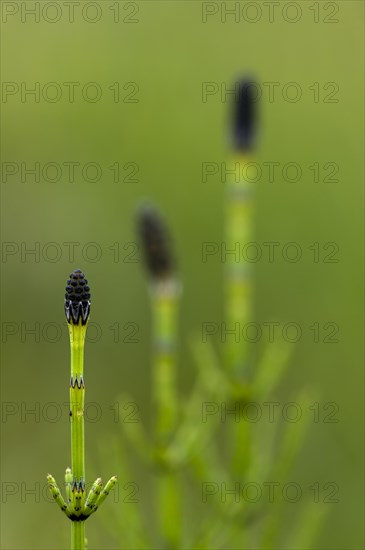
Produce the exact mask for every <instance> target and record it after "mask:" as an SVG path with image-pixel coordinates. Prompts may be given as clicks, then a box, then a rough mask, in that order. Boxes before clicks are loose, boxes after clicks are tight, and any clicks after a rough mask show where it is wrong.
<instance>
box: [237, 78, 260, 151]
mask: <svg viewBox="0 0 365 550" xmlns="http://www.w3.org/2000/svg"><path fill="white" fill-rule="evenodd" d="M236 86H237V89H236V90H237V93H236V96H235V102H234V106H233V147H234V149H235V150H236V151H240V152H246V151H249V150H250V149H252V147H253V146H254V144H255V138H256V131H257V98H258V89H257V84H256V83H255V82H254V81H253V80H248V79H245V80H241V81H240V82H238V83H237V84H236Z"/></svg>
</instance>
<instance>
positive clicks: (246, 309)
mask: <svg viewBox="0 0 365 550" xmlns="http://www.w3.org/2000/svg"><path fill="white" fill-rule="evenodd" d="M236 160H237V161H238V162H239V164H240V167H241V170H242V166H243V164H244V163H246V162H248V161H249V160H250V159H249V158H248V157H246V156H245V155H243V154H240V155H238V158H237V159H236ZM241 170H240V172H241ZM253 191H254V187H253V184H252V182H249V181H245V179H243V178H242V177H241V178H240V179H239V181H236V179H235V178H232V179H231V180H230V181H229V183H228V185H227V201H226V222H225V223H226V249H227V251H230V253H229V254H227V262H226V270H225V271H226V273H225V275H226V278H225V299H226V301H225V304H226V320H227V328H228V329H229V330H235V331H236V334H235V337H233V335H229V337H228V338H229V339H228V338H227V344H226V346H227V347H226V361H225V363H226V365H225V366H226V368H227V370H228V372H229V373H230V375H231V377H232V381H233V384H234V385H236V388H235V392H236V395H233V396H232V397H233V398H234V399H233V400H232V401H233V402H234V403H233V405H236V401H238V402H240V401H241V399H242V398H243V396H242V395H241V393H242V391H241V390H242V385H243V384H244V383H245V380H247V373H248V368H249V360H250V357H249V351H250V350H249V345H248V342H247V341H246V340H245V339H242V336H241V335H242V334H245V331H244V327H245V325H247V323H249V322H250V321H252V319H250V316H251V315H252V298H253V281H252V264H251V263H250V262H248V261H247V260H246V261H245V260H244V258H243V257H242V250H247V256H248V258H251V257H252V256H254V252H253V253H252V249H251V250H250V249H249V247H248V244H249V243H251V242H252V240H253V211H254V204H253ZM237 334H238V335H239V336H238V338H237ZM233 405H232V408H234V407H233ZM249 428H250V426H249V424H248V423H245V422H238V423H234V425H233V426H232V432H233V434H232V438H231V440H232V442H233V449H232V455H233V456H232V471H233V474H234V475H236V476H237V477H238V478H243V476H244V473H245V471H246V470H247V468H248V467H249V462H250V453H249V439H250V433H249V432H250V430H249Z"/></svg>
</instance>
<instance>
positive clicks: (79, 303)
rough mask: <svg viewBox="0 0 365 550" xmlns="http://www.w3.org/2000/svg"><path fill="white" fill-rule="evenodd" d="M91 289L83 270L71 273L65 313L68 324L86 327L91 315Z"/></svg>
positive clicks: (67, 288) (67, 286)
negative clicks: (80, 324)
mask: <svg viewBox="0 0 365 550" xmlns="http://www.w3.org/2000/svg"><path fill="white" fill-rule="evenodd" d="M90 298H91V295H90V287H89V285H88V281H87V279H86V278H85V275H84V274H83V272H82V271H81V269H75V270H74V271H73V272H72V273H70V278H69V279H68V281H67V285H66V294H65V313H66V318H67V321H68V323H70V324H72V325H78V324H79V323H80V322H81V323H82V324H83V325H85V324H86V323H87V320H88V318H89V315H90V303H91V302H90Z"/></svg>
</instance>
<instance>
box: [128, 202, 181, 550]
mask: <svg viewBox="0 0 365 550" xmlns="http://www.w3.org/2000/svg"><path fill="white" fill-rule="evenodd" d="M138 232H139V236H140V241H141V244H142V249H143V253H144V260H145V265H146V268H147V271H148V274H149V277H150V297H151V308H152V318H153V320H152V326H153V329H152V330H153V384H152V385H153V392H154V401H155V407H156V416H155V434H154V435H155V453H156V455H155V459H156V461H157V463H158V464H159V465H160V467H162V468H163V471H164V473H163V475H162V476H161V478H160V480H159V484H158V495H159V504H160V506H159V510H160V528H161V533H162V536H163V537H164V540H163V541H160V542H161V543H162V544H163V545H165V544H167V545H168V547H169V548H177V547H178V542H179V538H180V530H179V522H178V521H176V518H178V517H180V509H179V489H178V487H177V477H176V475H175V473H174V472H173V471H172V470H171V469H170V467H169V464H168V461H167V459H166V452H167V449H168V446H169V444H170V442H171V439H172V437H173V436H174V434H175V431H176V426H177V421H178V418H177V417H178V397H177V388H176V386H177V380H176V339H177V334H176V333H177V310H178V301H179V295H180V289H179V283H178V280H177V277H176V274H175V265H174V264H175V262H174V258H173V255H172V251H171V248H172V247H171V243H170V237H169V234H168V232H167V229H166V227H165V224H164V222H163V220H162V219H161V217H160V215H159V213H158V212H157V211H156V210H155V209H154V208H153V207H151V206H143V207H142V208H141V210H140V212H139V215H138Z"/></svg>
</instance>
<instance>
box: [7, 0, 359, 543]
mask: <svg viewBox="0 0 365 550" xmlns="http://www.w3.org/2000/svg"><path fill="white" fill-rule="evenodd" d="M55 4H56V7H55V6H54V5H55ZM65 4H67V3H63V2H57V3H55V2H53V3H51V2H40V3H38V8H34V5H35V3H34V2H21V3H20V2H2V6H1V8H2V59H1V61H2V81H3V82H2V100H1V101H2V103H1V119H2V136H3V139H2V148H1V153H2V183H1V186H2V187H1V193H2V201H1V206H2V222H1V223H2V300H1V308H2V366H1V380H2V384H1V392H2V394H1V399H2V423H1V433H2V441H1V442H2V460H1V480H2V513H1V524H2V529H1V531H2V535H1V537H2V547H3V548H4V549H5V548H6V549H9V550H10V549H20V548H24V549H36V548H37V549H39V548H44V549H46V548H47V549H50V548H54V549H61V548H67V547H68V541H69V531H68V528H69V526H68V525H67V520H66V519H65V517H63V516H62V514H61V513H60V511H59V510H58V509H57V510H56V506H55V505H54V504H53V503H51V502H50V501H49V498H48V495H47V492H46V489H45V486H44V481H45V475H46V474H47V473H48V472H51V473H52V474H53V475H54V476H55V477H56V478H57V479H58V480H59V481H61V480H62V477H63V474H64V469H65V467H66V466H68V465H69V460H70V458H69V457H70V447H69V423H68V418H67V414H66V411H67V407H66V406H63V405H62V404H63V403H65V402H67V400H68V377H69V343H68V335H67V328H66V323H65V319H64V312H63V292H64V286H65V282H66V279H67V276H68V274H69V273H70V271H71V270H72V269H74V268H78V267H79V268H81V269H83V270H84V272H85V274H86V276H87V278H88V279H89V283H90V286H91V292H92V300H93V302H92V319H91V321H92V323H91V325H90V328H89V342H88V343H87V346H86V362H85V369H86V377H87V383H88V385H87V393H86V400H87V402H89V403H97V404H98V405H97V406H96V407H95V408H94V410H93V409H91V408H90V419H91V420H90V421H89V422H87V424H86V471H87V478H88V480H89V481H90V480H91V479H95V477H97V475H102V476H103V478H107V476H110V475H112V474H114V473H116V474H118V476H119V478H120V480H121V483H120V491H121V493H120V501H122V500H123V498H125V496H126V494H127V493H128V491H130V489H128V487H127V488H126V489H125V488H124V487H125V484H126V483H127V482H132V483H136V484H137V485H138V487H139V493H138V498H139V504H138V506H139V507H141V508H142V509H143V510H144V511H145V512H146V516H147V518H149V519H148V520H147V523H150V524H151V525H153V522H154V519H153V509H154V493H153V487H152V486H151V483H150V479H149V475H148V473H146V469H145V468H144V467H143V465H142V464H140V463H139V462H138V461H137V460H134V458H133V455H131V457H130V458H131V460H132V464H133V474H132V475H133V478H132V479H125V478H124V477H123V472H120V471H115V468H116V467H117V465H116V464H115V460H114V458H113V453H108V452H106V453H105V452H103V446H105V444H106V443H105V442H106V440H107V439H108V438H110V439H113V441H114V440H115V439H117V440H118V437H119V435H118V434H120V422H116V421H115V420H116V417H115V414H116V413H115V411H116V409H117V408H118V406H117V405H116V403H117V402H118V400H119V398H120V395H121V394H122V393H123V392H128V394H130V395H131V396H133V402H135V403H136V405H137V407H138V415H139V418H140V420H141V422H142V424H143V425H144V426H145V428H146V430H147V431H148V430H149V428H150V417H151V414H152V404H151V398H150V394H151V391H150V380H151V361H150V308H149V300H148V288H147V281H146V276H145V273H144V270H143V266H142V264H141V261H140V252H139V249H138V245H137V244H136V235H135V221H134V214H135V210H136V207H137V206H138V204H139V202H140V201H141V200H142V199H144V198H146V197H147V198H149V199H151V200H152V201H153V202H154V203H156V204H157V205H158V206H159V208H160V210H161V212H162V214H163V215H164V217H165V219H166V222H167V223H168V225H169V227H170V230H171V233H172V236H173V240H174V243H175V249H176V255H177V258H178V266H179V273H180V277H181V280H182V283H183V299H182V304H181V310H180V337H181V338H180V344H179V390H180V392H181V395H182V399H183V400H184V399H185V398H186V396H188V394H189V391H190V389H191V387H192V385H193V382H194V379H195V376H196V367H195V365H194V363H193V361H192V357H191V353H190V351H189V347H188V339H189V338H190V337H191V335H194V334H195V335H198V336H199V334H200V333H201V330H202V323H204V322H215V323H219V322H221V320H222V318H223V292H222V284H223V267H224V266H223V264H222V261H221V259H220V256H219V254H217V255H215V256H212V257H211V258H208V261H206V262H203V259H202V246H203V243H205V242H215V243H218V244H219V243H221V242H222V241H223V240H224V209H223V201H224V196H225V184H224V182H223V181H222V178H221V172H220V166H221V163H224V162H227V163H229V162H232V159H231V156H230V154H231V153H230V143H229V124H228V123H229V109H230V107H229V105H230V99H231V96H229V95H226V93H225V92H226V91H227V90H229V89H231V88H232V86H233V83H234V82H235V80H237V79H239V78H241V77H242V76H245V75H249V76H252V77H253V78H255V79H256V80H257V82H258V83H259V90H260V93H261V98H260V122H261V124H260V132H259V139H258V146H257V151H256V157H255V158H254V162H256V163H257V164H258V165H259V166H260V167H261V169H262V175H261V177H260V178H259V179H258V181H257V187H256V189H257V193H256V216H255V241H256V242H257V243H260V245H261V246H262V250H263V252H264V253H263V257H262V260H260V261H258V262H257V263H255V265H254V273H255V275H254V276H255V285H256V288H255V304H254V314H253V320H254V321H255V322H257V323H261V324H262V323H264V322H267V321H278V322H280V323H281V325H284V324H285V323H288V322H295V323H298V324H299V325H300V327H301V328H302V336H301V338H300V339H299V341H298V342H297V343H296V345H295V350H294V352H293V356H292V359H291V363H290V366H289V369H288V373H287V376H286V377H285V379H284V381H283V382H282V384H281V385H280V388H279V390H278V394H277V401H278V402H279V403H280V404H282V403H287V402H291V401H294V400H295V398H296V395H297V394H298V392H299V390H300V389H301V388H304V387H305V388H308V391H309V394H310V395H313V403H315V402H318V403H319V411H320V412H319V414H320V420H319V421H318V422H314V421H312V422H311V425H310V431H309V434H308V436H307V439H306V443H305V445H304V447H303V450H302V452H301V453H300V456H299V458H298V461H297V463H296V465H295V468H294V470H293V471H291V472H290V475H289V478H288V481H295V482H297V483H299V484H300V485H301V487H303V491H306V492H307V494H311V493H310V490H309V489H308V487H309V486H312V485H313V484H315V483H318V484H319V486H320V487H321V488H322V489H323V487H324V486H325V484H326V483H335V484H336V486H337V487H338V495H337V497H336V499H337V500H338V502H335V503H329V504H328V507H329V510H328V514H327V516H326V519H325V521H324V523H323V525H322V527H321V529H320V531H319V534H318V536H317V539H316V541H315V544H314V546H313V548H316V549H329V548H331V549H332V548H333V549H341V550H342V549H345V548H351V549H360V548H363V544H364V541H363V529H362V523H363V519H362V518H363V511H364V510H363V290H362V279H363V187H362V182H363V161H362V157H363V149H364V142H363V116H364V112H363V66H364V65H363V63H364V59H363V4H362V3H361V2H357V1H351V0H350V1H346V2H343V1H341V2H330V3H323V2H315V3H311V2H306V1H301V2H295V3H287V2H274V3H271V2H268V3H263V4H261V3H258V2H251V3H249V4H250V6H249V5H248V3H247V2H226V3H220V2H203V3H201V2H180V1H173V2H165V1H149V2H147V1H141V2H118V1H117V2H109V1H107V0H105V1H103V2H92V3H90V2H88V3H86V4H88V5H89V6H88V7H87V9H81V6H78V5H77V4H78V3H77V2H76V3H75V6H74V12H73V15H72V13H71V12H70V9H71V8H70V7H69V6H67V5H65ZM86 4H85V5H86ZM266 4H267V5H266ZM46 5H47V6H48V7H47V8H45V6H46ZM85 5H84V6H83V8H85ZM274 5H275V6H274ZM290 5H291V6H290ZM24 6H25V7H24ZM39 6H40V7H39ZM237 6H238V8H237ZM293 6H294V7H293ZM27 9H29V10H31V9H38V10H39V12H38V13H36V15H33V16H32V15H31V14H28V12H27V11H26V10H27ZM72 9H73V8H72ZM229 9H231V10H236V11H234V14H233V15H232V14H231V15H230V14H229V13H228V11H229ZM224 10H226V11H224ZM272 10H274V11H272ZM67 83H68V84H67ZM72 83H74V84H72ZM90 83H92V84H90ZM31 89H33V90H35V95H34V94H33V95H32V94H27V93H26V91H27V90H28V91H29V90H31ZM70 90H73V93H74V97H73V99H72V94H71V91H70ZM70 94H71V95H70ZM36 163H39V164H38V165H36ZM48 163H53V164H48ZM204 163H213V165H214V166H217V167H218V169H219V170H218V172H217V173H216V174H213V175H212V176H209V177H207V178H206V181H204V178H203V177H202V171H203V166H204ZM264 163H266V164H264ZM267 163H276V164H275V167H276V169H275V170H276V171H275V176H274V177H273V178H271V181H270V177H269V170H268V168H267V166H268V164H267ZM287 163H295V166H294V168H293V170H297V167H298V166H299V168H300V171H301V175H300V177H298V178H296V177H295V175H294V176H293V174H295V172H291V167H290V166H289V167H286V168H285V166H286V165H287ZM60 167H61V168H60ZM34 168H35V169H36V175H34V174H31V173H30V172H27V170H28V169H34ZM73 169H74V176H72V170H73ZM286 170H287V171H286ZM38 175H39V177H38ZM293 180H295V181H293ZM272 241H274V242H278V243H279V246H278V247H277V249H276V250H277V252H278V253H277V255H276V256H275V260H274V261H270V260H269V256H268V254H267V249H265V247H264V245H263V243H265V242H266V243H267V242H272ZM291 242H294V243H297V245H298V246H299V247H300V250H301V252H302V255H301V258H300V260H299V261H297V262H290V261H287V260H286V259H285V257H284V256H283V254H282V250H283V249H285V246H286V245H287V243H291ZM316 243H317V244H316ZM328 243H332V244H328ZM31 251H33V253H32V252H31ZM333 259H336V260H338V261H335V262H333V261H330V260H333ZM316 323H317V325H316V327H317V328H313V326H314V325H315V324H316ZM327 323H333V324H334V325H327ZM310 327H312V328H310ZM32 330H33V331H35V332H33V333H32V332H31V331H32ZM332 330H334V331H335V336H334V337H332V336H331V335H332ZM316 331H317V332H316ZM315 334H316V337H315V336H314V335H315ZM328 336H329V338H327V341H326V337H328ZM263 339H264V338H263ZM328 339H329V340H331V339H333V340H335V341H332V342H329V341H328ZM214 341H215V343H216V345H217V346H219V335H217V336H216V337H215V340H214ZM262 344H263V340H262V341H261V342H258V343H256V344H252V346H253V347H254V348H255V350H254V353H255V354H256V353H257V355H259V354H260V350H261V347H260V346H261V345H262ZM327 403H335V409H336V413H335V418H336V419H337V420H338V422H334V423H332V422H325V421H323V415H325V414H328V412H330V410H331V409H325V408H324V406H325V405H326V404H327ZM52 404H53V405H52ZM54 404H56V405H54ZM123 405H124V404H123V403H122V404H120V405H119V407H120V409H121V410H122V407H123ZM60 409H62V414H61V413H60ZM31 410H34V411H35V412H34V413H31V412H30V411H31ZM127 412H129V410H128V411H127ZM124 414H125V411H124ZM197 414H198V415H199V414H200V411H198V412H197ZM304 414H313V412H311V413H310V412H308V411H306V412H304ZM94 418H96V420H95V421H93V419H94ZM119 420H120V418H119ZM128 452H129V451H128ZM322 489H321V490H322ZM327 490H329V489H328V488H327ZM32 491H33V492H32ZM123 491H124V493H123ZM188 495H190V496H188V502H187V505H188V508H191V509H199V508H204V507H203V506H202V503H201V488H200V487H196V486H195V487H190V488H189V491H188ZM322 497H323V495H322ZM322 497H321V498H322ZM109 500H110V501H109V502H106V503H105V504H104V506H103V509H102V510H101V511H99V512H98V513H97V514H96V515H95V516H94V517H93V518H92V520H90V522H88V523H87V536H88V539H89V549H93V548H110V549H111V548H120V547H121V546H120V544H121V543H120V542H119V541H120V539H121V537H120V534H119V535H118V534H115V533H114V534H113V532H112V530H111V529H110V528H109V526H108V525H106V522H105V517H104V519H103V517H102V515H105V516H107V515H108V514H110V513H111V507H113V506H120V513H123V506H133V505H134V504H130V503H125V502H124V503H123V502H119V503H116V502H114V501H113V499H109ZM108 507H109V508H108ZM151 510H152V512H151ZM298 512H299V506H298ZM285 514H287V515H285V516H284V517H285V518H286V519H287V518H289V517H292V516H291V515H292V514H293V507H292V508H291V509H290V510H288V511H287V512H285ZM191 521H192V522H193V521H194V520H193V519H191ZM195 521H198V519H197V518H195ZM299 524H300V520H299ZM302 527H303V526H302ZM289 530H290V522H289V521H286V520H285V519H284V522H283V523H282V525H281V527H280V532H279V535H278V537H279V538H278V547H280V548H286V547H287V546H286V544H287V543H286V542H285V541H286V540H287V537H286V535H287V534H288V533H287V531H289ZM237 547H238V548H239V547H240V546H237ZM251 547H252V548H253V547H254V546H251Z"/></svg>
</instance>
